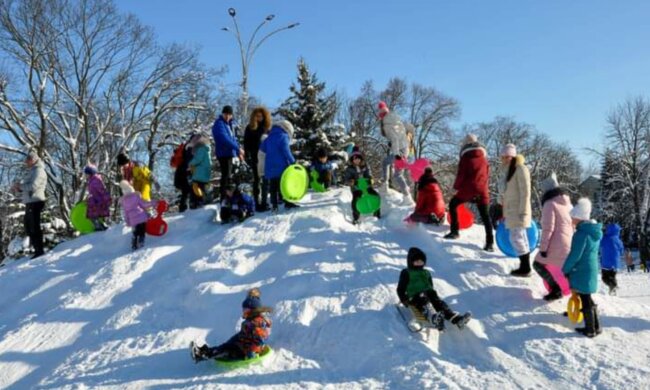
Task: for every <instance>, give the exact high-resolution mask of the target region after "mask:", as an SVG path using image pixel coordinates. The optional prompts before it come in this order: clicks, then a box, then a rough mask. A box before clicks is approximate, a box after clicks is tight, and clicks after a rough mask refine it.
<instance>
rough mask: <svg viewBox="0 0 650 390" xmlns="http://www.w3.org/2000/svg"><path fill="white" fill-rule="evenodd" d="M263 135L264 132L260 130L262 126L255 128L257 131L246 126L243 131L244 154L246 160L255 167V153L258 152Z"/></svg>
mask: <svg viewBox="0 0 650 390" xmlns="http://www.w3.org/2000/svg"><path fill="white" fill-rule="evenodd" d="M263 134H264V130H262V126H257V130H253V129H251V128H250V125H249V126H246V130H245V131H244V154H245V155H246V160H248V161H251V162H253V163H254V164H256V165H257V152H259V150H260V144H261V142H262V135H263Z"/></svg>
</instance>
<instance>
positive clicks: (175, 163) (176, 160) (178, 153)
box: [169, 144, 185, 168]
mask: <svg viewBox="0 0 650 390" xmlns="http://www.w3.org/2000/svg"><path fill="white" fill-rule="evenodd" d="M184 151H185V144H180V145H178V146H177V147H176V149H174V154H172V158H171V160H169V165H170V166H171V167H172V168H178V167H180V166H181V164H183V152H184Z"/></svg>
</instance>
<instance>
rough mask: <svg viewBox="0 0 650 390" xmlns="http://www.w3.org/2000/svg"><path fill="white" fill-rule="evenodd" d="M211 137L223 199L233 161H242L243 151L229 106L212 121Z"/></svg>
mask: <svg viewBox="0 0 650 390" xmlns="http://www.w3.org/2000/svg"><path fill="white" fill-rule="evenodd" d="M212 136H213V137H214V146H215V153H216V155H217V160H219V170H220V171H221V179H220V180H219V192H220V194H221V199H224V197H225V191H226V188H228V186H229V185H230V176H231V175H232V166H233V159H234V158H237V157H239V159H240V160H243V159H244V150H243V149H242V148H240V147H239V143H238V142H237V137H235V132H234V129H233V109H232V107H231V106H224V107H223V109H222V110H221V115H219V117H218V118H217V120H216V121H214V125H213V126H212Z"/></svg>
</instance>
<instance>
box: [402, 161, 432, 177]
mask: <svg viewBox="0 0 650 390" xmlns="http://www.w3.org/2000/svg"><path fill="white" fill-rule="evenodd" d="M429 165H431V163H429V160H427V159H426V158H419V159H417V160H415V161H413V163H411V164H409V162H408V161H406V159H404V158H402V159H399V160H395V169H397V170H402V169H408V171H409V172H410V173H411V179H413V181H418V180H420V177H421V176H422V175H423V174H424V170H425V169H426V168H427V167H428V166H429Z"/></svg>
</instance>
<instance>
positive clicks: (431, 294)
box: [397, 248, 472, 330]
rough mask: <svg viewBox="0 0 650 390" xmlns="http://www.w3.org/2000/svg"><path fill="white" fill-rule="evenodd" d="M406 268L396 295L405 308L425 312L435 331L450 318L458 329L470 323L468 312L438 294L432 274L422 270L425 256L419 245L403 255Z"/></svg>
mask: <svg viewBox="0 0 650 390" xmlns="http://www.w3.org/2000/svg"><path fill="white" fill-rule="evenodd" d="M406 263H407V265H408V267H407V268H406V269H403V270H402V272H401V273H400V275H399V283H398V284H397V296H399V300H400V302H402V304H403V305H404V306H406V307H412V308H415V309H416V310H418V311H420V312H421V313H422V314H424V317H425V318H426V319H427V320H428V321H429V322H431V324H432V325H433V326H434V327H435V328H437V329H438V330H443V329H444V327H445V326H444V321H445V320H447V321H450V322H451V323H452V324H454V325H456V326H458V328H459V329H462V328H464V327H465V324H467V322H469V319H470V317H471V316H472V314H471V313H469V312H468V313H465V314H462V315H461V314H460V313H458V312H455V311H453V310H451V309H450V308H449V306H448V305H447V304H446V303H445V302H444V301H443V300H442V299H440V297H439V296H438V293H437V292H436V290H434V289H433V279H432V278H431V273H430V272H429V271H427V270H426V269H424V266H425V265H426V263H427V256H426V255H425V254H424V252H422V250H420V249H419V248H410V249H409V251H408V255H407V257H406Z"/></svg>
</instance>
